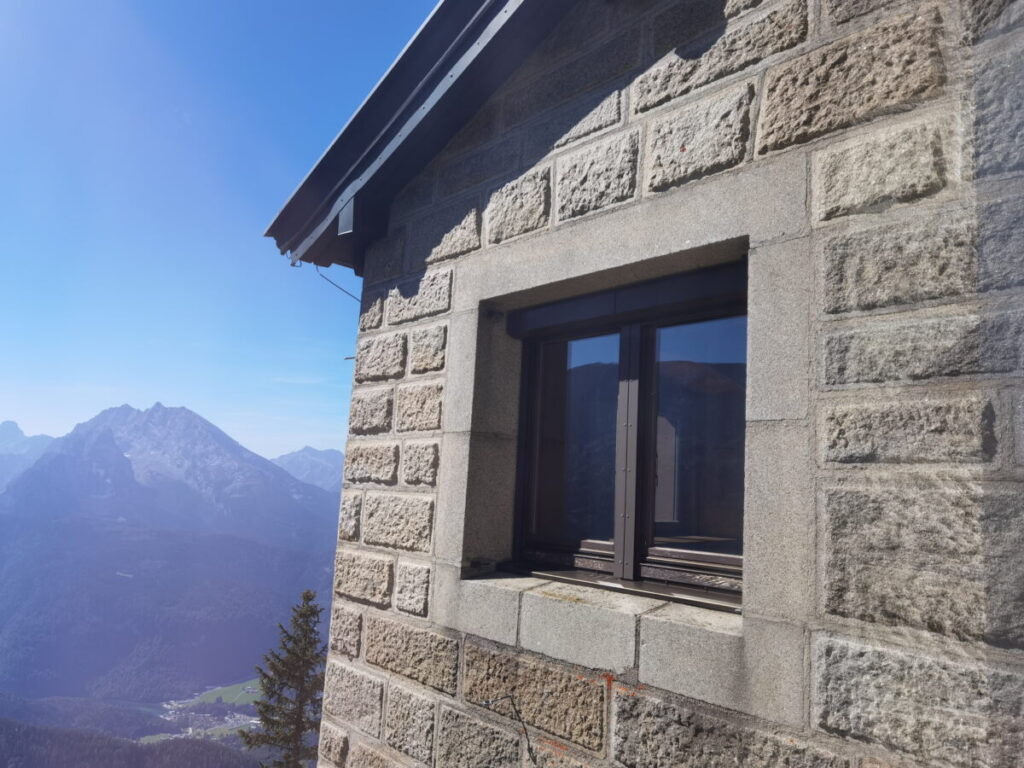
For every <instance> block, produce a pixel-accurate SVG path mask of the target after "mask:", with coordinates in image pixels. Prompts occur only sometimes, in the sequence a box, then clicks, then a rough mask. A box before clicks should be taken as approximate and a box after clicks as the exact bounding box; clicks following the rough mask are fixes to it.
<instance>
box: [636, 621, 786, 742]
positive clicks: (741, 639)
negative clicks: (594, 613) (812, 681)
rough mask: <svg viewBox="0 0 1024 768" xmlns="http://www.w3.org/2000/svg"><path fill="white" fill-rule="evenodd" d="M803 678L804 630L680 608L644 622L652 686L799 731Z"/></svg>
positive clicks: (643, 671) (644, 673)
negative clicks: (795, 728) (796, 728)
mask: <svg viewBox="0 0 1024 768" xmlns="http://www.w3.org/2000/svg"><path fill="white" fill-rule="evenodd" d="M805 675H806V672H805V669H804V634H803V629H802V628H801V627H800V626H798V625H794V624H785V623H781V622H773V621H767V620H765V619H760V618H752V617H747V618H745V619H741V618H740V617H739V616H737V615H735V614H726V613H720V612H714V611H710V610H708V609H705V608H696V607H693V606H688V605H680V604H676V603H670V604H667V605H665V606H664V607H663V608H659V609H658V610H656V611H651V612H650V613H646V614H644V615H643V616H641V617H640V669H639V680H640V682H641V683H644V684H646V685H650V686H653V687H655V688H661V689H664V690H669V691H673V692H674V693H680V694H682V695H684V696H686V697H687V698H690V699H695V700H699V701H706V702H708V703H710V704H717V705H718V706H721V707H725V708H727V709H732V710H738V711H740V712H746V713H747V714H751V715H756V716H759V717H763V718H766V719H770V720H772V721H773V722H776V723H786V724H788V725H791V726H794V727H800V726H801V725H802V724H803V722H804V719H805V717H806V715H805V711H804V693H805V688H804V678H805Z"/></svg>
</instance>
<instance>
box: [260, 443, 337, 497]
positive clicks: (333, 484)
mask: <svg viewBox="0 0 1024 768" xmlns="http://www.w3.org/2000/svg"><path fill="white" fill-rule="evenodd" d="M272 461H273V462H274V463H275V464H277V466H279V467H281V468H282V469H284V470H285V471H287V472H288V473H289V474H291V475H292V476H293V477H297V478H298V479H299V480H301V481H302V482H304V483H309V484H310V485H315V486H316V487H317V488H323V489H324V490H325V491H333V492H334V493H337V492H338V491H340V490H341V469H342V466H344V464H345V454H343V453H342V452H341V451H335V450H334V449H332V448H328V449H327V450H325V451H321V450H317V449H316V448H310V447H309V446H308V445H307V446H306V447H305V448H302V449H301V450H298V451H294V452H292V453H286V454H285V455H284V456H278V457H277V458H276V459H272Z"/></svg>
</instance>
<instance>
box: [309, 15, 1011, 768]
mask: <svg viewBox="0 0 1024 768" xmlns="http://www.w3.org/2000/svg"><path fill="white" fill-rule="evenodd" d="M1022 22H1024V2H1020V0H1016V1H1014V0H903V1H902V2H893V1H892V0H810V2H808V1H807V0H727V1H725V0H631V1H627V0H616V1H614V2H613V1H612V0H580V2H579V3H578V4H577V6H576V7H575V9H574V10H573V11H572V12H570V14H569V16H568V17H567V20H566V21H565V22H564V23H563V24H561V25H560V26H559V27H558V28H557V29H555V30H554V31H553V32H552V33H551V35H550V37H549V38H548V39H547V41H546V42H545V43H543V44H542V45H541V47H540V48H539V49H538V50H537V51H536V52H535V53H534V54H533V55H532V56H531V57H530V58H529V59H528V60H527V61H526V63H525V64H524V65H523V66H522V67H521V68H520V69H519V71H517V72H516V73H515V74H514V75H513V76H512V77H511V78H510V80H509V81H508V82H507V83H506V84H505V85H504V86H503V87H502V88H501V89H500V90H499V91H498V92H497V93H496V94H495V95H494V96H493V97H492V98H491V100H490V101H489V102H488V103H487V104H486V105H485V106H484V107H483V108H482V109H481V110H480V112H479V113H478V114H477V115H476V116H475V117H474V118H473V119H472V120H471V121H470V122H469V123H468V124H467V125H466V126H465V127H464V128H463V129H462V130H461V131H460V133H459V134H458V135H456V136H455V137H454V138H453V139H452V141H451V143H450V144H449V146H448V147H447V148H446V149H445V150H444V151H443V152H442V153H441V154H440V155H439V156H438V157H436V158H433V159H432V160H431V162H430V163H429V165H428V166H427V167H426V169H425V170H424V171H423V172H422V173H421V174H420V175H419V176H418V177H417V178H415V179H414V180H413V181H412V182H411V183H410V184H409V185H408V186H407V187H406V189H405V190H403V192H402V193H401V194H400V195H399V197H398V198H397V199H396V200H395V201H394V204H393V206H392V209H391V216H390V229H389V234H388V235H387V236H386V237H384V238H382V239H381V240H380V241H378V242H376V243H374V244H373V246H372V247H371V248H370V249H369V251H368V252H367V255H366V264H365V275H364V291H363V302H362V310H361V316H360V337H359V341H358V345H357V354H356V361H355V387H354V391H353V397H352V404H351V415H350V430H351V435H350V439H349V443H348V447H347V453H346V457H347V458H346V467H345V487H344V489H343V492H342V498H341V507H340V524H339V536H338V539H339V545H338V556H337V559H336V565H335V579H334V595H333V606H332V610H331V628H330V661H329V666H328V672H327V683H326V691H325V714H324V726H323V729H322V731H321V744H320V765H321V766H323V768H328V767H335V768H337V767H342V766H350V767H354V768H357V767H359V766H372V767H373V768H378V767H382V766H383V767H390V768H395V767H396V766H404V767H405V768H413V767H414V766H420V767H422V766H438V768H460V767H462V766H467V767H468V766H487V767H488V768H501V767H502V766H509V767H510V768H511V767H512V766H515V767H516V768H521V767H522V766H530V765H534V764H536V765H541V766H548V767H549V768H556V767H557V768H573V767H575V768H578V767H579V766H595V767H596V768H611V767H612V766H619V767H620V768H621V766H627V767H628V768H640V767H641V766H642V767H644V768H668V767H669V766H693V767H694V768H718V767H719V766H721V767H722V768H724V767H725V766H744V767H745V768H747V767H750V766H753V767H755V768H757V767H759V766H764V767H765V768H769V766H772V767H774V766H791V767H792V768H797V767H799V768H915V767H916V768H923V767H924V766H939V767H940V768H1011V767H1012V766H1018V765H1021V764H1024V758H1022V757H1021V755H1024V559H1022V555H1021V553H1022V552H1024V485H1022V483H1024V384H1022V366H1024V349H1022V347H1024V309H1022V307H1024V302H1022V301H1021V298H1022V295H1024V290H1022V289H1024V234H1022V231H1024V230H1022V228H1021V226H1020V224H1021V222H1020V218H1021V213H1020V212H1021V210H1024V183H1022V181H1021V173H1022V171H1024V159H1022V158H1024V155H1022V150H1021V146H1022V145H1021V141H1020V137H1021V136H1022V135H1024V96H1022V93H1024V89H1021V87H1020V85H1021V83H1022V77H1021V74H1022V61H1024V56H1021V43H1022V41H1024V23H1022ZM737 222H740V224H737ZM737 236H743V237H746V238H747V240H748V247H749V254H750V256H749V265H750V280H751V284H750V324H751V325H750V327H751V335H750V351H749V358H750V359H749V368H748V388H749V393H750V394H749V398H748V439H747V452H748V453H747V504H746V508H745V516H746V520H745V525H746V528H747V534H746V536H747V538H746V545H745V548H746V562H745V578H744V607H743V615H742V616H737V615H729V614H724V613H716V612H713V611H710V610H707V609H702V608H695V607H690V606H684V605H679V604H671V603H666V602H664V601H661V600H655V599H649V598H638V597H631V596H627V595H620V594H616V593H610V592H601V591H599V590H595V589H592V588H585V587H576V586H567V585H555V584H552V583H549V582H546V581H544V580H541V579H533V578H500V577H498V576H496V575H495V574H487V573H486V571H487V570H488V563H491V562H493V561H494V560H497V559H500V558H501V556H503V555H507V554H509V553H510V552H511V539H512V526H511V523H510V521H509V519H508V517H507V514H506V512H504V511H502V510H506V509H507V508H508V507H509V506H510V498H511V496H512V494H513V493H514V487H513V486H514V483H513V479H512V478H510V473H514V463H515V429H514V427H515V419H516V418H517V417H516V409H517V404H518V383H519V382H518V374H519V371H518V367H517V366H518V364H517V363H514V362H513V358H510V357H502V355H503V354H504V353H503V352H502V350H503V349H505V347H503V344H505V343H506V342H507V340H506V339H504V338H503V336H502V334H503V330H502V320H501V317H500V313H498V312H497V310H493V309H492V308H491V306H492V304H493V305H495V306H496V304H495V302H493V301H491V298H492V297H503V296H504V295H505V294H508V295H509V296H512V297H515V296H516V295H518V293H523V294H529V295H530V296H534V297H536V298H535V299H534V300H536V301H538V302H539V301H541V300H551V299H553V298H561V297H563V296H564V295H567V294H565V293H564V291H566V290H569V291H571V292H572V293H584V292H587V291H588V290H594V289H596V288H599V287H609V286H610V285H613V284H619V283H622V282H629V281H637V280H641V279H647V278H650V277H656V276H658V275H659V274H667V273H668V269H667V268H666V267H664V266H662V265H663V264H667V263H677V262H674V261H671V258H670V256H671V253H670V252H680V251H686V249H689V248H693V249H696V250H695V251H694V253H698V252H699V250H700V246H702V245H708V246H711V245H714V244H715V243H716V242H718V241H721V240H727V239H729V238H735V237H737ZM648 252H649V253H650V254H651V255H652V256H658V259H654V258H652V259H647V254H648ZM665 254H669V255H665ZM672 258H675V257H672ZM688 258H689V257H688ZM693 258H697V257H693ZM679 263H685V264H690V263H691V262H689V261H684V262H679ZM692 263H696V262H692ZM652 265H653V266H652ZM676 269H677V271H679V269H680V267H677V268H676ZM605 272H607V273H608V274H609V275H612V276H611V277H600V276H599V277H594V275H598V274H600V275H604V274H605ZM570 278H571V279H570ZM602 280H604V281H605V282H601V281H602ZM609 281H611V282H609ZM615 281H617V282H615ZM570 284H571V288H565V287H564V286H566V285H570ZM560 291H561V293H560ZM531 292H532V293H531ZM513 301H514V298H513V299H508V301H506V304H508V303H509V302H513ZM491 314H494V315H495V317H496V319H492V318H491ZM484 375H485V376H487V377H488V381H487V386H486V387H481V386H474V377H479V376H484ZM481 575H482V576H483V577H482V578H481ZM513 704H514V708H513ZM523 724H525V730H524V725H523Z"/></svg>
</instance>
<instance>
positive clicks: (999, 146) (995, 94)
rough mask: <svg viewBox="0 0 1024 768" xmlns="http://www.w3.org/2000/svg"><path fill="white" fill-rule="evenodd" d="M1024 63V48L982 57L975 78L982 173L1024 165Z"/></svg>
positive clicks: (977, 143) (978, 157) (979, 168)
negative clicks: (1022, 52)
mask: <svg viewBox="0 0 1024 768" xmlns="http://www.w3.org/2000/svg"><path fill="white" fill-rule="evenodd" d="M1022 82H1024V64H1022V63H1021V56H1020V49H1019V48H1016V47H1015V48H1012V49H1010V50H1007V51H1006V52H1004V53H1002V54H1000V55H997V56H992V57H990V58H985V59H980V60H979V62H978V65H977V71H976V72H975V74H974V78H973V89H972V95H973V97H974V110H975V111H974V130H975V145H974V157H975V167H976V171H977V174H978V175H979V176H994V175H999V174H1005V173H1012V172H1014V171H1019V170H1021V169H1022V168H1024V146H1021V141H1020V137H1021V134H1024V89H1022V88H1021V83H1022Z"/></svg>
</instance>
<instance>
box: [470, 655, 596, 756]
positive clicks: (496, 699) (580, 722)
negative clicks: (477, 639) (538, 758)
mask: <svg viewBox="0 0 1024 768" xmlns="http://www.w3.org/2000/svg"><path fill="white" fill-rule="evenodd" d="M464 674H465V678H464V681H463V690H464V696H465V698H466V701H469V702H472V703H474V704H479V705H480V706H482V707H486V708H488V709H491V710H494V711H495V712H498V713H500V714H503V715H505V716H506V717H510V718H514V717H515V713H514V712H513V710H512V706H511V704H510V703H509V700H508V699H507V698H506V697H508V696H512V697H513V699H514V701H515V705H516V708H517V709H518V710H519V716H520V717H522V719H523V720H524V721H525V722H527V723H528V724H530V725H532V726H534V727H536V728H542V729H543V730H545V731H547V732H548V733H551V734H554V735H555V736H560V737H562V738H564V739H567V740H569V741H571V742H574V743H576V744H579V745H580V746H582V747H586V748H587V749H592V750H595V751H600V749H601V747H602V744H603V743H604V706H605V698H604V694H605V687H606V684H605V681H604V680H603V679H602V678H600V677H591V676H588V675H585V674H580V673H579V672H578V671H576V670H573V669H570V668H567V667H562V666H556V665H554V664H549V663H547V662H543V661H540V660H537V659H533V658H531V657H529V656H525V655H523V654H519V653H514V652H511V651H507V650H500V651H499V650H491V649H488V648H484V647H482V646H479V645H475V644H467V645H466V650H465V673H464Z"/></svg>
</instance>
